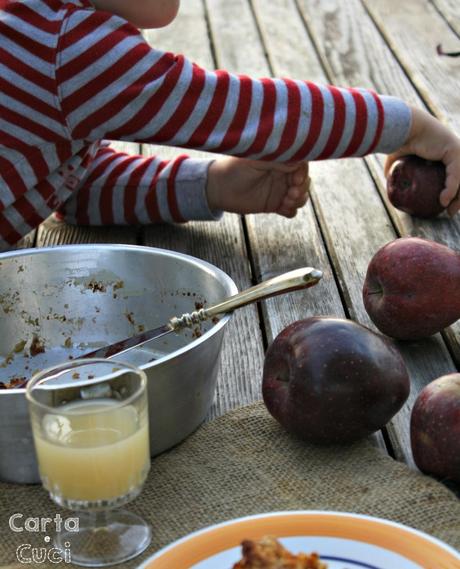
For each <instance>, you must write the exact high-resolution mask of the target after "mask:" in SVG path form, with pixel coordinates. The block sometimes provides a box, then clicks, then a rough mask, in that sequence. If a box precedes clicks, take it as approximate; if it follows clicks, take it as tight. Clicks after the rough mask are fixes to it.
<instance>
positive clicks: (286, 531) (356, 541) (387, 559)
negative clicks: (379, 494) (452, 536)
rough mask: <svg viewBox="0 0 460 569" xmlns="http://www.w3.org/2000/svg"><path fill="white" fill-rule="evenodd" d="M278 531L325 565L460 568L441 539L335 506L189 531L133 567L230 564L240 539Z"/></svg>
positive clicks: (332, 568) (187, 568)
mask: <svg viewBox="0 0 460 569" xmlns="http://www.w3.org/2000/svg"><path fill="white" fill-rule="evenodd" d="M265 535H272V536H275V537H277V538H278V539H279V540H280V542H281V543H282V544H283V545H284V546H286V547H287V548H288V549H289V550H290V551H291V552H293V553H299V552H304V553H311V552H313V551H315V552H316V553H318V554H319V555H320V558H321V560H322V561H324V562H326V563H327V565H328V569H460V555H459V553H458V552H456V551H455V550H454V549H453V548H452V547H450V546H448V545H446V544H445V543H443V542H442V541H440V540H438V539H435V538H433V537H430V536H429V535H427V534H424V533H422V532H420V531H417V530H414V529H412V528H409V527H407V526H404V525H402V524H398V523H396V522H390V521H387V520H382V519H378V518H372V517H369V516H362V515H358V514H350V513H340V512H322V511H297V512H274V513H269V514H259V515H256V516H249V517H245V518H238V519H235V520H231V521H229V522H225V523H222V524H218V525H214V526H210V527H208V528H206V529H203V530H200V531H198V532H195V533H192V534H190V535H188V536H186V537H184V538H182V539H180V540H178V541H176V542H174V543H173V544H171V545H169V546H167V547H165V548H164V549H162V550H161V551H159V552H157V553H156V554H155V555H153V556H152V557H150V558H149V559H147V560H146V561H145V562H144V563H142V565H140V566H139V568H138V569H172V568H174V569H232V567H233V564H234V563H236V562H237V561H238V560H239V559H240V558H241V546H240V544H241V542H242V541H243V540H244V539H260V538H261V537H263V536H265Z"/></svg>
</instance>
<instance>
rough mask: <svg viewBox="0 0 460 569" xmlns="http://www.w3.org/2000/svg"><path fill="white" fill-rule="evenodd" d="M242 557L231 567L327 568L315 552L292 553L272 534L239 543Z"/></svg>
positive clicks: (273, 568) (264, 568) (252, 568)
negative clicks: (256, 539)
mask: <svg viewBox="0 0 460 569" xmlns="http://www.w3.org/2000/svg"><path fill="white" fill-rule="evenodd" d="M241 546H242V550H243V558H242V559H241V560H240V561H238V563H236V564H235V565H234V566H233V569H327V565H326V564H325V563H322V562H321V560H320V558H319V556H318V555H317V554H316V553H311V554H306V553H299V554H297V555H294V554H293V553H291V552H290V551H288V550H287V549H286V548H285V547H283V546H282V545H281V543H280V542H279V541H278V540H277V539H276V538H275V537H272V536H265V537H263V538H261V539H260V540H258V541H252V540H249V539H246V540H244V541H243V542H242V544H241Z"/></svg>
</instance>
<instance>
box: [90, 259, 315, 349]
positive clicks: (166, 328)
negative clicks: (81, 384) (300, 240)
mask: <svg viewBox="0 0 460 569" xmlns="http://www.w3.org/2000/svg"><path fill="white" fill-rule="evenodd" d="M322 276H323V273H322V272H321V271H319V270H318V269H313V268H312V267H304V268H302V269H295V270H294V271H289V272H287V273H283V274H282V275H278V276H277V277H273V278H272V279H268V280H267V281H264V282H261V283H259V284H257V285H255V286H253V287H251V288H248V289H246V290H243V291H241V292H239V293H237V294H235V295H233V296H230V297H229V298H227V299H226V300H223V301H222V302H218V303H217V304H213V305H211V306H208V307H207V308H201V309H200V310H195V311H193V312H190V313H185V314H182V316H179V317H176V316H174V317H173V318H171V320H170V321H169V322H168V323H166V324H163V326H159V327H158V328H155V329H153V330H148V331H147V332H142V333H141V334H137V335H136V336H132V337H131V338H126V339H125V340H121V341H120V342H116V343H114V344H110V345H109V346H104V347H102V348H98V349H97V350H95V351H93V352H89V353H87V354H84V355H83V356H80V357H83V358H110V357H111V356H114V355H115V354H121V353H123V352H126V351H127V350H131V349H132V348H134V347H139V346H142V345H143V344H145V343H146V342H150V341H151V340H154V339H156V338H160V337H161V336H164V335H166V334H170V333H171V332H178V331H180V330H182V329H183V328H191V327H193V326H194V325H196V324H200V322H204V321H205V320H209V319H210V318H214V317H216V316H218V315H219V314H224V313H227V312H232V311H233V310H235V309H236V308H241V307H242V306H246V305H247V304H251V303H252V302H257V301H258V300H264V299H266V298H270V297H272V296H276V295H278V294H284V293H286V292H293V291H295V290H301V289H304V288H310V287H312V286H314V285H315V284H316V283H317V282H319V280H320V279H321V277H322Z"/></svg>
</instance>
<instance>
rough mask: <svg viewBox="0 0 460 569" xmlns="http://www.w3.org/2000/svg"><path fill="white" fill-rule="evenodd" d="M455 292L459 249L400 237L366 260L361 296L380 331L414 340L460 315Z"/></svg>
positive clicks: (459, 284) (459, 277)
mask: <svg viewBox="0 0 460 569" xmlns="http://www.w3.org/2000/svg"><path fill="white" fill-rule="evenodd" d="M459 290H460V253H457V252H456V251H454V250H453V249H450V248H449V247H446V246H445V245H441V244H440V243H435V242H434V241H429V240H428V239H419V238H418V237H403V238H401V239H396V240H395V241H391V242H390V243H387V244H386V245H385V246H384V247H382V248H381V249H380V250H379V251H377V253H376V254H375V255H374V257H373V258H372V260H371V262H370V264H369V266H368V268H367V274H366V278H365V281H364V287H363V300H364V306H365V308H366V310H367V313H368V314H369V316H370V317H371V320H372V321H373V322H374V324H375V325H376V326H377V328H378V329H379V330H380V331H381V332H383V333H384V334H387V335H388V336H392V337H393V338H398V339H400V340H417V339H420V338H426V337H427V336H431V335H433V334H436V333H437V332H440V331H441V330H443V329H444V328H446V327H447V326H449V325H450V324H452V323H453V322H455V321H456V320H458V319H459V318H460V294H459V293H458V291H459Z"/></svg>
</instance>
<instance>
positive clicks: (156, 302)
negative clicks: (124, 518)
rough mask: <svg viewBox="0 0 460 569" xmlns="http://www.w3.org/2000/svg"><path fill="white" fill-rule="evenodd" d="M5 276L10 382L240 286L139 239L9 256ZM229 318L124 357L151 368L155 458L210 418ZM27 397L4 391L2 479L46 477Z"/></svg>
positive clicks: (0, 329) (3, 257)
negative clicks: (42, 473)
mask: <svg viewBox="0 0 460 569" xmlns="http://www.w3.org/2000/svg"><path fill="white" fill-rule="evenodd" d="M0 274H1V279H0V337H1V338H2V343H1V348H0V382H3V383H4V384H6V383H7V382H9V381H10V380H11V379H12V378H14V377H19V378H21V377H27V378H29V377H30V376H31V375H32V373H33V372H34V371H36V370H39V369H43V368H44V367H48V366H50V365H54V364H57V363H60V362H62V361H66V360H69V359H71V358H76V357H78V356H79V355H82V354H84V353H85V352H89V351H92V350H94V349H96V348H97V347H99V346H102V345H106V344H109V343H112V342H115V341H118V340H122V339H124V338H126V337H129V336H132V335H134V334H136V333H138V332H141V331H143V330H148V329H150V328H155V327H156V326H159V325H161V324H164V323H166V322H167V321H168V320H169V319H170V318H171V317H172V316H176V315H181V314H182V313H184V312H190V311H192V310H194V309H195V308H197V307H200V306H201V305H203V304H204V305H206V304H211V303H213V302H218V301H219V300H222V299H224V298H225V297H227V296H231V295H233V294H236V292H237V288H236V285H235V283H234V282H233V280H232V279H231V278H230V277H229V276H228V275H226V274H225V273H224V272H223V271H221V270H220V269H218V268H216V267H214V266H213V265H211V264H209V263H207V262H205V261H202V260H200V259H196V258H194V257H191V256H188V255H183V254H180V253H175V252H172V251H166V250H163V249H155V248H151V247H137V246H132V245H69V246H60V247H52V248H43V249H25V250H22V251H14V252H8V253H2V254H0ZM229 318H230V317H229V316H228V315H227V316H224V317H222V318H220V320H219V321H218V322H216V323H214V324H213V323H210V324H205V325H202V327H201V329H199V330H198V329H195V330H191V331H184V332H181V333H180V334H169V335H168V336H165V337H164V338H160V339H159V340H156V341H153V342H150V343H149V344H146V345H145V346H143V347H142V348H139V349H133V350H132V351H130V352H126V353H125V354H123V355H121V356H118V359H119V360H121V361H127V362H130V363H133V364H135V365H137V366H138V367H140V368H141V369H143V370H145V372H146V373H147V376H148V398H149V415H150V445H151V454H152V455H155V454H158V453H160V452H162V451H164V450H166V449H168V448H170V447H171V446H173V445H175V444H177V443H178V442H180V441H181V440H183V439H184V438H185V437H186V436H187V435H189V434H190V433H191V432H192V431H194V430H195V429H196V428H197V427H198V426H199V425H200V423H201V422H202V421H203V420H204V418H205V416H206V414H207V412H208V410H209V408H210V406H211V404H212V400H213V396H214V391H215V385H216V379H217V370H218V364H219V356H220V347H221V343H222V337H223V332H224V327H225V324H226V323H227V322H228V320H229ZM32 344H33V345H32ZM42 346H43V349H44V351H43V352H40V349H41V347H42ZM32 354H35V355H32ZM115 359H116V358H115ZM0 387H1V386H0ZM24 393H25V389H24V388H13V389H0V479H3V480H6V481H11V482H19V483H31V482H38V481H39V476H38V470H37V465H36V459H35V451H34V447H33V440H32V433H31V429H30V423H29V416H28V409H27V405H26V399H25V395H24Z"/></svg>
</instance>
